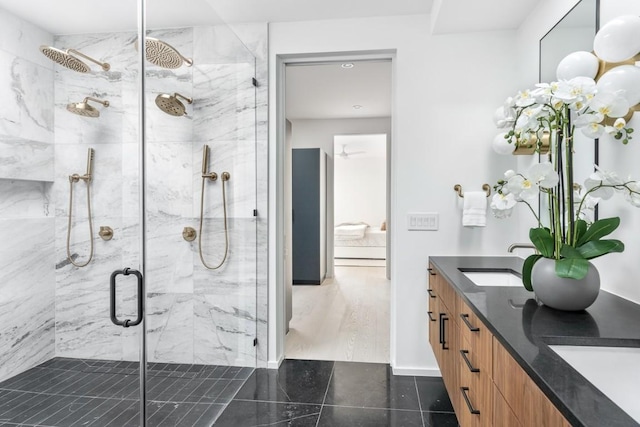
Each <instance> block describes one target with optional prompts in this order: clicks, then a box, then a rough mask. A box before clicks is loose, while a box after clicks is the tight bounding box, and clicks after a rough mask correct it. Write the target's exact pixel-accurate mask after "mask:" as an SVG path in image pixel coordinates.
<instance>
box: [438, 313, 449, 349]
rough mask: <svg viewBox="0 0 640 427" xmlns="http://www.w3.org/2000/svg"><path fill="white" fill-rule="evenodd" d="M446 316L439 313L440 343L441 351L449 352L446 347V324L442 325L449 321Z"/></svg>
mask: <svg viewBox="0 0 640 427" xmlns="http://www.w3.org/2000/svg"><path fill="white" fill-rule="evenodd" d="M446 315H447V313H440V343H441V344H442V349H443V350H449V347H447V337H446V334H447V331H446V329H445V327H446V324H445V323H444V322H446V321H447V320H449V318H448V317H446Z"/></svg>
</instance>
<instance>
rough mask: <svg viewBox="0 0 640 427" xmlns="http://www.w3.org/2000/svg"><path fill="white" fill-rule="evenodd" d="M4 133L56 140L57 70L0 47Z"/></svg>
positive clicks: (0, 107) (0, 129)
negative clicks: (55, 77) (54, 73)
mask: <svg viewBox="0 0 640 427" xmlns="http://www.w3.org/2000/svg"><path fill="white" fill-rule="evenodd" d="M0 99H2V100H3V101H2V103H1V104H0V134H3V135H9V136H14V137H20V138H24V139H30V140H34V141H41V142H53V130H54V129H53V72H52V70H51V69H47V68H45V67H42V66H40V65H37V64H35V63H33V62H31V61H28V60H26V59H23V58H21V57H19V56H15V55H12V54H10V53H7V52H4V51H0Z"/></svg>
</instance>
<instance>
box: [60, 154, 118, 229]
mask: <svg viewBox="0 0 640 427" xmlns="http://www.w3.org/2000/svg"><path fill="white" fill-rule="evenodd" d="M89 147H91V148H93V149H94V158H93V178H92V180H91V183H90V191H91V207H92V211H93V215H98V216H121V215H122V185H123V178H122V163H123V159H122V145H121V144H96V145H88V144H60V145H57V146H56V153H55V159H56V167H55V173H56V178H55V184H54V191H53V198H54V202H55V205H56V215H58V216H67V214H68V212H69V196H70V184H69V176H70V175H73V174H79V175H83V174H85V172H86V170H87V157H88V149H89ZM73 199H74V203H73V209H74V211H73V215H74V216H75V217H77V218H86V217H87V183H86V182H84V181H78V182H76V183H74V184H73Z"/></svg>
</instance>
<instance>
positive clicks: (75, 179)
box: [67, 148, 95, 268]
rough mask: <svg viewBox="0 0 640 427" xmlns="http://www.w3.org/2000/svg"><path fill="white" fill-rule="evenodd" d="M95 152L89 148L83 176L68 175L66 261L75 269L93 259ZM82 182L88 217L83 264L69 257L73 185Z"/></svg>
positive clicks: (84, 265)
mask: <svg viewBox="0 0 640 427" xmlns="http://www.w3.org/2000/svg"><path fill="white" fill-rule="evenodd" d="M94 154H95V151H94V150H93V148H89V150H88V152H87V171H86V173H85V174H84V175H78V174H77V173H74V174H73V175H69V221H68V223H67V259H68V260H69V262H70V263H71V264H73V265H74V266H76V267H79V268H80V267H86V266H87V265H89V263H90V262H91V260H92V259H93V220H92V218H91V216H92V214H91V181H92V179H93V157H94ZM80 181H84V182H85V184H86V185H87V214H88V217H89V245H90V249H89V259H88V260H87V261H86V262H85V263H77V262H75V261H74V257H72V256H71V225H72V211H73V185H74V184H75V183H77V182H80Z"/></svg>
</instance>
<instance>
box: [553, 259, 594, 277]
mask: <svg viewBox="0 0 640 427" xmlns="http://www.w3.org/2000/svg"><path fill="white" fill-rule="evenodd" d="M588 271H589V261H587V260H586V259H582V258H562V259H557V260H556V274H557V275H558V277H565V278H571V279H576V280H580V279H584V277H585V276H586V275H587V272H588Z"/></svg>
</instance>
